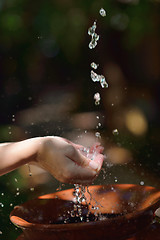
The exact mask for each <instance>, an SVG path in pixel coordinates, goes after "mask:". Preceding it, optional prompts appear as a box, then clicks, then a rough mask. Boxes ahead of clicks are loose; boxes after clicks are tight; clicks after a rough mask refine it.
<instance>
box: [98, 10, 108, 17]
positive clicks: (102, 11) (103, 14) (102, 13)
mask: <svg viewBox="0 0 160 240" xmlns="http://www.w3.org/2000/svg"><path fill="white" fill-rule="evenodd" d="M99 14H100V15H101V16H102V17H105V16H106V15H107V14H106V11H105V10H104V8H101V9H100V10H99Z"/></svg>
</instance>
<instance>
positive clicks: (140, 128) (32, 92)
mask: <svg viewBox="0 0 160 240" xmlns="http://www.w3.org/2000/svg"><path fill="white" fill-rule="evenodd" d="M101 7H103V8H104V9H105V10H106V11H107V16H106V17H104V18H103V17H102V16H100V15H99V10H100V8H101ZM95 19H96V20H97V30H96V32H97V33H98V34H99V35H100V40H99V41H98V46H97V47H96V48H95V49H93V50H90V49H89V48H88V44H89V41H90V36H88V34H87V31H88V28H89V27H90V26H91V25H92V24H93V21H94V20H95ZM159 26H160V1H159V0H106V1H102V0H85V1H82V0H76V1H73V0H46V1H44V0H43V1H42V0H39V1H31V0H1V1H0V109H1V111H0V141H1V142H6V141H19V140H23V139H26V138H29V137H34V136H46V135H58V136H63V137H67V138H69V139H70V140H72V141H74V142H80V143H82V144H84V145H87V144H88V145H89V144H91V143H92V142H95V141H96V139H95V131H99V132H100V133H101V136H102V138H101V140H102V143H103V145H104V146H105V154H106V161H105V163H104V168H103V171H102V173H101V175H100V176H99V177H98V179H97V180H96V181H95V184H107V183H113V182H118V183H121V182H124V183H125V182H126V183H130V182H131V183H137V184H141V185H143V184H149V185H153V186H156V187H158V186H159V182H160V160H159V158H160V147H159V143H160V140H159V134H160V126H159V122H160V113H159V107H160V97H159V94H160V28H159ZM93 61H94V62H96V63H98V64H99V68H98V70H97V71H96V72H97V73H98V74H103V75H105V77H106V79H107V82H108V84H109V88H108V89H102V88H101V87H100V84H99V83H93V82H92V80H91V78H90V70H91V67H90V64H91V62H93ZM96 92H99V93H100V94H101V104H100V105H99V106H95V104H94V100H93V96H94V94H95V93H96ZM97 116H98V118H97ZM97 119H98V120H97ZM98 123H100V124H99V129H98V130H97V128H98ZM100 125H101V126H100ZM114 129H117V131H118V134H113V130H114ZM31 172H32V176H29V169H28V167H27V166H24V167H22V168H20V169H19V170H16V171H14V172H12V173H9V174H7V175H5V176H2V177H0V239H3V240H5V239H7V240H14V239H16V237H17V236H18V235H19V234H20V232H21V231H19V230H17V228H15V227H14V226H13V225H12V224H11V223H10V221H9V213H10V211H11V210H12V209H13V207H14V206H15V205H17V204H20V203H22V202H24V201H26V200H27V199H31V198H33V197H36V196H38V195H41V194H44V193H49V192H54V191H55V190H56V189H57V188H58V186H59V183H58V181H56V180H54V179H53V178H52V177H51V176H49V175H48V174H47V173H45V172H44V171H42V170H41V169H36V168H34V167H32V166H31ZM67 187H71V186H66V185H65V186H62V188H67Z"/></svg>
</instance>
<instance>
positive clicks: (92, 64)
mask: <svg viewBox="0 0 160 240" xmlns="http://www.w3.org/2000/svg"><path fill="white" fill-rule="evenodd" d="M98 66H99V64H96V63H95V62H92V63H91V67H92V68H93V69H97V68H98Z"/></svg>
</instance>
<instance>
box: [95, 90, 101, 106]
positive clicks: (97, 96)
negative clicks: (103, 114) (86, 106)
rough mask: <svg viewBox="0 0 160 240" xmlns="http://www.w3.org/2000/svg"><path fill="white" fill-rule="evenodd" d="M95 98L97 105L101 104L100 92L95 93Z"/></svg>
mask: <svg viewBox="0 0 160 240" xmlns="http://www.w3.org/2000/svg"><path fill="white" fill-rule="evenodd" d="M94 100H95V105H99V104H100V100H101V97H100V94H99V93H95V94H94Z"/></svg>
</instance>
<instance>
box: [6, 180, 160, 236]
mask: <svg viewBox="0 0 160 240" xmlns="http://www.w3.org/2000/svg"><path fill="white" fill-rule="evenodd" d="M89 192H90V194H91V195H90V194H89V193H86V202H87V203H88V204H86V203H83V205H82V206H81V209H82V216H83V219H84V221H85V222H79V220H78V218H76V217H71V214H70V212H71V211H72V210H73V207H74V199H75V198H74V196H73V189H68V190H64V191H60V192H56V193H52V194H47V195H44V196H40V197H38V198H37V199H34V200H31V201H28V202H26V203H24V204H22V205H20V206H16V207H15V208H14V210H13V211H12V212H11V214H10V219H11V221H12V222H13V223H14V224H15V225H16V226H18V227H20V228H21V229H22V230H23V233H24V236H25V239H26V240H31V239H32V240H44V239H45V240H53V239H54V240H73V239H74V240H82V239H83V240H84V239H87V240H97V239H101V240H102V239H107V240H108V239H112V240H113V239H121V238H122V237H129V236H132V235H133V234H135V233H136V232H138V231H141V230H142V229H143V228H146V227H147V226H149V225H150V224H151V222H152V220H153V217H154V212H155V210H156V209H157V208H158V207H159V206H160V191H159V190H157V189H155V188H153V187H149V186H139V185H132V184H119V185H118V184H117V185H102V186H90V187H89ZM91 196H92V197H91ZM97 203H98V205H97ZM92 206H98V207H99V209H98V210H96V211H97V213H99V212H101V214H102V217H103V219H101V220H96V219H95V215H94V214H95V210H94V209H92ZM88 210H90V215H89V219H90V221H89V222H87V221H86V219H87V218H86V214H87V212H88ZM66 219H69V220H67V223H64V221H66Z"/></svg>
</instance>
